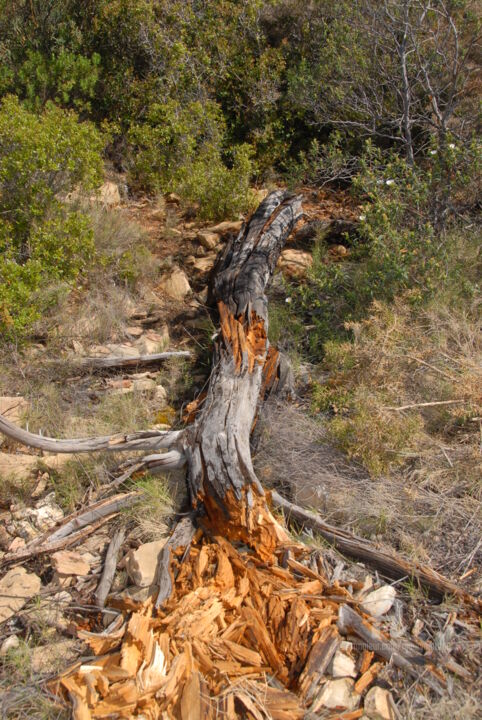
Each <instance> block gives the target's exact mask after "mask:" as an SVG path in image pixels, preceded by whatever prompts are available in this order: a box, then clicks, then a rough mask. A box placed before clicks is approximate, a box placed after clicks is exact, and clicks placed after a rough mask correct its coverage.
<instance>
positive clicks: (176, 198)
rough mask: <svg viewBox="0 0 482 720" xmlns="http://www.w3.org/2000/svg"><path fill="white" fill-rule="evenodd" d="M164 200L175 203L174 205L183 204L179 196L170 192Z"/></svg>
mask: <svg viewBox="0 0 482 720" xmlns="http://www.w3.org/2000/svg"><path fill="white" fill-rule="evenodd" d="M164 198H165V200H166V202H168V203H173V205H180V204H181V198H180V197H179V195H176V193H173V192H170V193H167V195H164Z"/></svg>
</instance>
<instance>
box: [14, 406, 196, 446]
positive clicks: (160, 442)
mask: <svg viewBox="0 0 482 720" xmlns="http://www.w3.org/2000/svg"><path fill="white" fill-rule="evenodd" d="M0 432H1V433H3V435H6V436H7V437H9V438H12V440H16V441H17V442H19V443H22V445H28V446H29V447H34V448H38V449H39V450H45V451H46V452H54V453H86V452H121V451H122V452H123V451H125V450H129V451H132V450H149V451H151V452H152V451H154V450H161V449H163V448H170V447H172V446H173V445H176V443H177V442H179V440H180V438H181V435H182V431H178V432H173V431H164V430H142V431H140V432H135V433H129V434H124V433H117V434H116V435H103V436H101V437H90V438H76V439H71V440H70V439H69V440H64V439H62V438H50V437H44V436H43V435H36V434H35V433H31V432H29V431H28V430H24V429H23V428H19V427H18V426H17V425H14V424H13V423H12V422H10V420H7V418H6V417H5V416H4V415H0Z"/></svg>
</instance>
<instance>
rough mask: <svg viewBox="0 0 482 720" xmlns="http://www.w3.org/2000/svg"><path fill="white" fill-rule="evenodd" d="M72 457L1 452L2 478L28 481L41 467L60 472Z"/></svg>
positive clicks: (52, 454)
mask: <svg viewBox="0 0 482 720" xmlns="http://www.w3.org/2000/svg"><path fill="white" fill-rule="evenodd" d="M71 457H72V456H71V455H64V454H55V453H46V454H45V455H42V456H41V457H40V455H26V454H24V453H19V454H13V453H3V452H0V477H4V478H16V479H18V480H21V479H26V478H28V477H29V476H30V475H31V474H32V473H33V472H34V471H35V470H37V469H38V467H39V465H44V466H46V467H48V468H49V469H50V470H59V469H60V468H61V467H62V466H63V465H64V464H65V463H66V462H68V461H69V460H70V459H71Z"/></svg>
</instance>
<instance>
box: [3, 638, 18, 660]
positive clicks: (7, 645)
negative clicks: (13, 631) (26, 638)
mask: <svg viewBox="0 0 482 720" xmlns="http://www.w3.org/2000/svg"><path fill="white" fill-rule="evenodd" d="M19 645H20V640H19V639H18V635H10V636H9V637H8V638H7V639H6V640H4V641H3V643H2V644H1V646H0V657H5V655H6V654H7V653H8V651H9V650H15V648H18V646H19Z"/></svg>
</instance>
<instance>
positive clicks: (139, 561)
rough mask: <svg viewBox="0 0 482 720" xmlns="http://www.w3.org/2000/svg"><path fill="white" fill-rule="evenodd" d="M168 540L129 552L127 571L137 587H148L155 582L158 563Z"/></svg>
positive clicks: (151, 543) (126, 560) (126, 561)
mask: <svg viewBox="0 0 482 720" xmlns="http://www.w3.org/2000/svg"><path fill="white" fill-rule="evenodd" d="M165 544H166V540H165V539H164V540H155V541H154V542H150V543H145V544H144V545H140V546H139V547H138V548H137V550H129V552H128V553H127V556H126V559H125V563H124V564H125V569H126V571H127V574H128V575H129V577H130V579H131V580H132V582H133V583H134V584H135V585H138V586H140V587H147V586H148V585H152V583H153V582H154V580H155V576H156V571H157V563H158V560H159V555H160V553H161V550H162V548H163V547H164V545H165Z"/></svg>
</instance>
